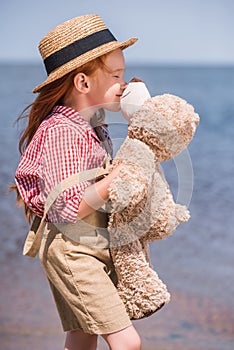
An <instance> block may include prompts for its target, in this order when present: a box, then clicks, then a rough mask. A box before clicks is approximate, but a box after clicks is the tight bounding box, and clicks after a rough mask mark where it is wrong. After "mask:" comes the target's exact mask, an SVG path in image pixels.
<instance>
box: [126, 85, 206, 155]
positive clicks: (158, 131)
mask: <svg viewBox="0 0 234 350" xmlns="http://www.w3.org/2000/svg"><path fill="white" fill-rule="evenodd" d="M134 84H138V83H131V85H133V88H132V87H131V93H130V94H129V97H130V95H131V103H130V104H129V103H127V99H124V98H123V99H122V101H121V109H122V113H123V115H124V116H126V114H127V119H128V120H129V126H128V136H129V137H130V138H134V139H138V140H140V141H142V142H144V143H145V144H147V145H148V146H149V147H150V149H151V150H152V151H153V153H154V154H155V157H156V159H157V161H159V162H161V161H165V160H169V159H172V158H173V157H175V156H176V155H178V154H179V153H180V152H182V151H183V150H184V149H185V148H186V147H187V146H188V144H189V143H190V141H191V140H192V138H193V135H194V133H195V131H196V127H197V126H198V124H199V116H198V114H197V113H195V112H194V108H193V106H192V105H190V104H189V103H188V102H187V101H185V100H184V99H182V98H180V97H178V96H175V95H171V94H164V95H158V96H155V97H148V98H146V100H145V101H143V103H142V104H141V105H139V102H138V101H139V97H138V98H137V99H136V103H135V104H134V103H133V101H134V89H135V86H136V85H134ZM141 84H142V83H141ZM127 93H128V92H127ZM138 94H139V91H138ZM145 96H146V97H147V94H146V92H145ZM126 97H127V95H126ZM126 111H127V112H126ZM129 112H130V113H129Z"/></svg>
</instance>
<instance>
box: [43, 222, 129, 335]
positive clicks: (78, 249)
mask: <svg viewBox="0 0 234 350" xmlns="http://www.w3.org/2000/svg"><path fill="white" fill-rule="evenodd" d="M40 261H41V263H42V266H43V268H44V270H45V273H46V275H47V277H48V280H49V284H50V287H51V290H52V293H53V296H54V299H55V303H56V306H57V309H58V312H59V315H60V319H61V322H62V326H63V329H64V331H70V330H76V329H82V330H83V331H84V332H85V333H90V334H109V333H113V332H116V331H119V330H121V329H124V328H126V327H128V326H130V325H131V321H130V319H129V317H128V315H127V312H126V310H125V306H124V304H123V302H122V301H121V299H120V297H119V295H118V292H117V290H116V287H115V285H116V282H117V278H116V274H115V271H114V267H113V264H112V261H111V258H110V252H109V249H98V248H95V247H92V246H91V245H90V246H88V245H84V244H80V243H76V242H74V241H72V240H71V239H69V238H67V237H66V236H65V235H63V234H62V233H60V232H59V231H58V230H57V229H56V228H55V226H54V225H52V224H47V226H46V229H45V234H44V238H43V240H42V244H41V248H40Z"/></svg>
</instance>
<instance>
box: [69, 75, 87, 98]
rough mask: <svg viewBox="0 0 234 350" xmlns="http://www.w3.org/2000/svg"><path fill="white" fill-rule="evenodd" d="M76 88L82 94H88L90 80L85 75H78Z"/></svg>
mask: <svg viewBox="0 0 234 350" xmlns="http://www.w3.org/2000/svg"><path fill="white" fill-rule="evenodd" d="M73 82H74V87H75V88H76V89H77V90H78V91H79V92H81V93H83V94H87V93H88V92H89V85H90V84H89V78H88V77H87V75H86V74H84V73H78V74H76V76H75V78H74V80H73Z"/></svg>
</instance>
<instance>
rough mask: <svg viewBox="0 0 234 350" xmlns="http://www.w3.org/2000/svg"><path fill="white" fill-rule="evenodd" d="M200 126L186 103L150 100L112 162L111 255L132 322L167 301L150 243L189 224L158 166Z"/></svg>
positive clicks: (168, 96) (132, 121) (131, 124)
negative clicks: (116, 170) (114, 171)
mask: <svg viewBox="0 0 234 350" xmlns="http://www.w3.org/2000/svg"><path fill="white" fill-rule="evenodd" d="M198 123H199V116H198V115H197V114H196V113H195V112H194V108H193V107H192V106H191V105H190V104H188V103H187V102H186V101H185V100H184V99H182V98H180V97H178V96H174V95H171V94H164V95H160V96H155V97H152V98H149V99H148V100H147V101H146V102H144V104H143V105H142V106H140V107H139V108H138V109H137V110H136V111H135V112H134V113H133V115H132V117H131V119H130V121H129V126H128V136H127V137H126V139H125V141H124V143H123V144H122V146H121V147H120V149H119V151H118V152H117V154H116V156H115V158H114V160H113V166H116V165H117V164H119V163H122V164H123V166H122V167H121V170H120V173H119V175H118V176H117V177H116V178H115V179H114V180H113V181H112V183H111V185H110V187H109V198H110V203H111V214H110V219H109V226H108V229H109V233H110V244H111V248H110V250H111V255H112V259H113V263H114V266H115V270H116V273H117V277H118V285H117V289H118V292H119V295H120V297H121V299H122V300H123V302H124V304H125V307H126V310H127V312H128V314H129V317H130V318H131V319H139V318H142V317H146V316H149V315H151V314H152V313H154V312H156V311H157V310H159V309H160V308H161V307H162V306H163V305H164V304H166V303H168V302H169V300H170V293H169V292H168V290H167V287H166V285H165V284H164V283H163V282H162V280H161V279H160V278H159V277H158V275H157V273H156V271H155V269H154V268H153V267H152V265H151V263H150V258H149V242H151V241H155V240H159V239H163V238H164V237H168V236H169V235H171V234H172V233H173V232H174V231H175V229H176V228H177V226H178V225H179V224H180V223H182V222H185V221H188V219H189V211H188V209H187V208H186V207H185V206H183V205H180V204H176V203H175V202H174V199H173V196H172V193H171V191H170V188H169V185H168V183H167V181H166V179H165V177H164V175H163V172H162V170H161V168H160V162H163V161H165V160H169V159H172V158H173V157H175V156H176V155H178V154H179V153H180V152H181V151H183V150H184V149H185V148H186V147H187V145H188V144H189V143H190V141H191V140H192V138H193V135H194V133H195V130H196V126H197V125H198Z"/></svg>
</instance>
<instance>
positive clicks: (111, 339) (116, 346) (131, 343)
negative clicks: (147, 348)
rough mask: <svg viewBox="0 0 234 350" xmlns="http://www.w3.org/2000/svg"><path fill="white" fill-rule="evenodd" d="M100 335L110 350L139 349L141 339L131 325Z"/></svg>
mask: <svg viewBox="0 0 234 350" xmlns="http://www.w3.org/2000/svg"><path fill="white" fill-rule="evenodd" d="M102 337H103V338H104V339H105V340H106V342H107V343H108V345H109V347H110V350H123V349H124V350H140V349H141V339H140V337H139V335H138V333H137V332H136V330H135V328H134V327H133V326H130V327H127V328H124V329H122V330H121V331H119V332H115V333H111V334H104V335H102Z"/></svg>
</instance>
